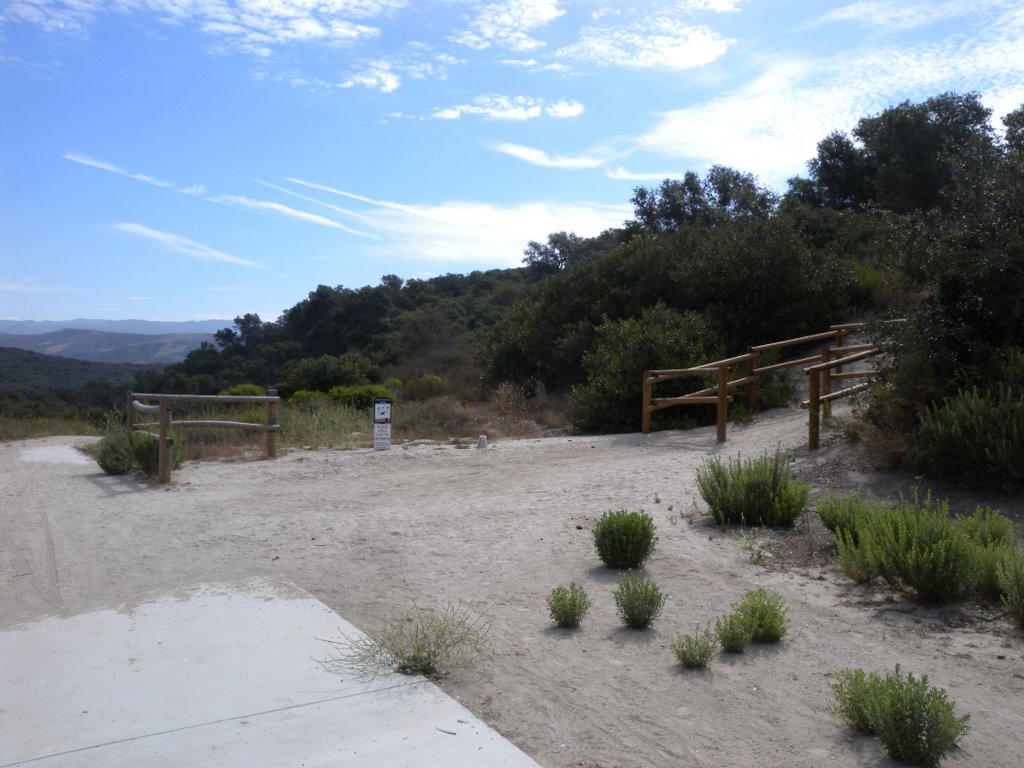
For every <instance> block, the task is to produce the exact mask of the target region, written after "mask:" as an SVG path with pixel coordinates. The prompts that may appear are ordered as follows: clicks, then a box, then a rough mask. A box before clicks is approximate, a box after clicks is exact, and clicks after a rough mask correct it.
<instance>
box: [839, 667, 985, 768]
mask: <svg viewBox="0 0 1024 768" xmlns="http://www.w3.org/2000/svg"><path fill="white" fill-rule="evenodd" d="M829 687H830V689H831V692H832V696H831V699H830V702H829V707H830V709H831V710H832V712H833V713H834V714H836V715H837V716H839V717H841V718H842V719H843V720H845V721H846V722H847V723H848V724H849V725H851V726H852V727H853V728H855V729H857V730H859V731H862V732H864V733H867V734H873V735H875V736H878V738H879V740H880V741H881V742H882V746H884V747H885V750H886V752H888V754H889V756H890V757H891V758H893V759H894V760H896V761H898V762H901V763H905V764H907V765H921V766H935V765H938V763H939V761H940V760H941V759H942V757H943V755H945V754H946V753H947V752H948V751H949V750H950V749H952V748H953V747H954V746H956V744H957V742H959V741H960V739H961V738H962V737H963V736H964V734H966V733H967V730H968V725H967V723H968V721H969V720H970V715H964V716H962V717H957V716H956V711H955V706H954V704H953V702H951V701H949V699H948V698H947V697H946V692H945V691H944V690H942V689H941V688H932V687H930V686H929V685H928V676H927V675H921V677H919V678H915V677H914V675H913V674H907V675H906V676H904V675H903V674H902V673H901V672H900V667H899V665H897V666H896V671H895V672H894V673H889V674H886V675H885V677H879V676H878V675H877V674H874V673H872V674H870V675H865V674H864V672H863V670H859V669H857V670H850V669H844V670H842V671H840V672H839V674H838V675H837V676H836V682H834V683H832V684H831V685H830V686H829Z"/></svg>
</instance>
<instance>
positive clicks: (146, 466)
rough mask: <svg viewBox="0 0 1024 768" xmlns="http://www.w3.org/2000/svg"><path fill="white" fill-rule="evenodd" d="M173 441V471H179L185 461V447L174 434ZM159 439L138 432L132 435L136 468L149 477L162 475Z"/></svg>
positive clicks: (172, 434) (171, 437)
mask: <svg viewBox="0 0 1024 768" xmlns="http://www.w3.org/2000/svg"><path fill="white" fill-rule="evenodd" d="M170 439H171V469H178V468H179V467H180V466H181V465H182V463H184V461H185V446H184V444H183V443H182V442H181V438H180V437H178V436H177V435H175V434H174V433H173V432H172V433H171V434H170ZM159 442H160V441H159V439H157V438H153V437H150V436H149V435H144V434H142V433H141V432H136V433H134V434H133V435H132V451H133V453H134V457H135V466H136V467H137V468H138V470H139V471H140V472H142V474H144V475H146V476H147V477H156V476H157V475H158V474H160V445H159Z"/></svg>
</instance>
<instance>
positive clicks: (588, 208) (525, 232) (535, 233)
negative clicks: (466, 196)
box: [369, 201, 633, 268]
mask: <svg viewBox="0 0 1024 768" xmlns="http://www.w3.org/2000/svg"><path fill="white" fill-rule="evenodd" d="M416 208H417V215H409V214H408V213H405V212H403V211H397V210H394V209H390V208H389V209H382V210H381V211H379V212H378V213H376V214H375V215H374V218H375V219H376V220H377V223H378V226H379V229H380V231H381V233H382V234H385V235H386V237H385V240H384V242H383V243H382V244H381V245H379V246H374V247H373V248H372V249H371V250H370V251H369V253H371V254H373V255H376V256H378V257H380V258H382V259H402V260H407V259H413V260H426V261H433V262H442V263H443V262H455V263H464V264H472V265H474V268H478V267H479V266H480V265H481V263H483V265H485V266H492V267H515V266H520V265H521V264H522V260H523V248H524V246H525V245H526V243H527V242H529V241H530V240H540V241H543V240H545V239H546V238H547V236H548V235H549V234H550V233H552V232H558V231H562V230H565V231H572V232H575V233H577V234H578V235H581V236H584V237H589V236H594V235H598V234H600V233H601V232H603V231H604V230H605V229H609V228H611V227H617V226H621V225H622V222H623V221H625V220H626V219H628V218H631V217H632V215H633V209H632V207H631V206H629V205H596V204H594V205H589V204H586V203H578V204H567V203H560V202H553V201H535V202H526V203H520V204H517V205H510V206H498V205H488V204H484V203H469V202H449V203H444V204H441V205H435V206H417V207H416Z"/></svg>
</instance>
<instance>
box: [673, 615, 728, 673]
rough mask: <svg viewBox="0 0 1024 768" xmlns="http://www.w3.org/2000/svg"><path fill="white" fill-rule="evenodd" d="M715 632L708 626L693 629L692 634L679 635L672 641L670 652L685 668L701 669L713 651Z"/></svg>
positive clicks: (698, 626) (715, 642)
mask: <svg viewBox="0 0 1024 768" xmlns="http://www.w3.org/2000/svg"><path fill="white" fill-rule="evenodd" d="M716 644H717V641H716V640H715V634H714V632H712V631H711V628H710V627H705V628H704V629H701V628H700V625H697V627H696V628H695V629H694V631H693V634H692V635H679V637H677V638H676V640H675V642H673V643H672V652H673V653H674V654H675V655H676V660H677V661H678V662H679V663H680V664H681V665H682V666H684V667H686V668H687V669H703V668H704V667H706V666H707V665H708V662H709V661H710V660H711V655H712V654H713V653H714V652H715V645H716Z"/></svg>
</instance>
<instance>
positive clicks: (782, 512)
mask: <svg viewBox="0 0 1024 768" xmlns="http://www.w3.org/2000/svg"><path fill="white" fill-rule="evenodd" d="M697 489H698V490H699V491H700V495H701V497H702V498H703V499H704V501H705V503H706V504H707V505H708V508H709V509H710V511H711V516H712V517H713V518H714V520H715V522H716V523H718V524H719V525H726V524H727V523H735V524H739V525H771V526H778V525H792V524H793V521H794V520H795V519H796V517H797V516H798V515H799V514H800V512H801V511H802V510H803V508H804V506H806V504H807V496H808V487H807V484H806V483H803V482H800V481H799V480H795V479H794V478H793V476H792V473H791V472H790V469H789V463H788V462H787V460H786V457H785V456H784V455H783V454H782V453H781V452H780V451H776V452H775V454H774V455H770V456H769V455H767V454H766V455H764V456H761V457H760V458H757V459H741V458H737V459H733V460H729V461H728V462H726V463H724V464H723V462H722V461H721V459H719V458H718V457H717V456H713V457H711V458H709V459H707V460H705V461H704V463H703V464H702V465H701V466H700V467H699V468H698V469H697Z"/></svg>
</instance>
